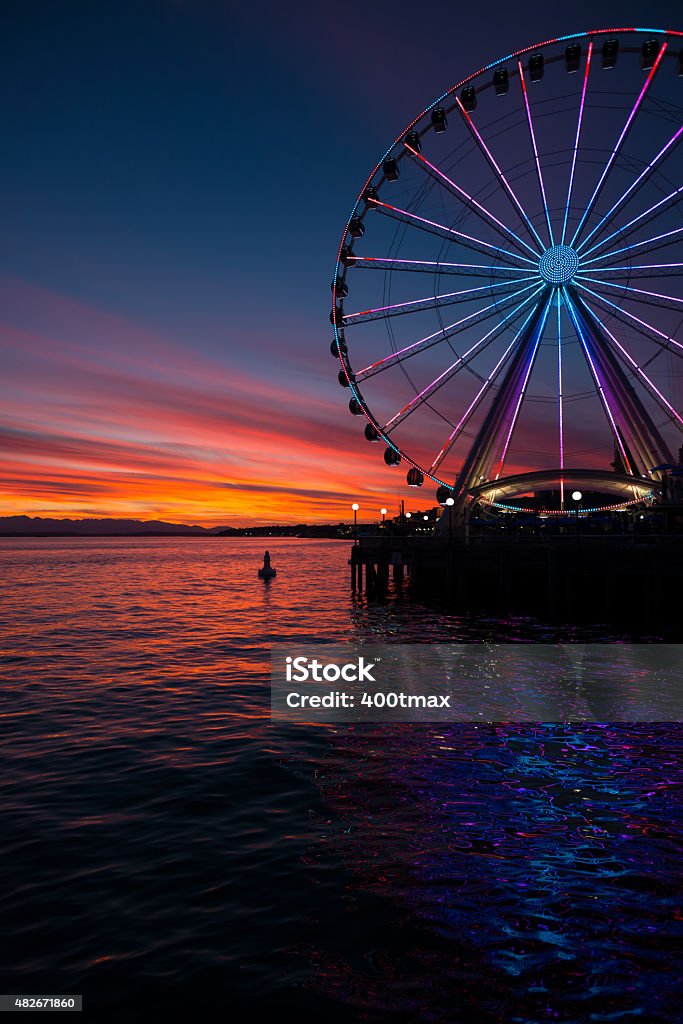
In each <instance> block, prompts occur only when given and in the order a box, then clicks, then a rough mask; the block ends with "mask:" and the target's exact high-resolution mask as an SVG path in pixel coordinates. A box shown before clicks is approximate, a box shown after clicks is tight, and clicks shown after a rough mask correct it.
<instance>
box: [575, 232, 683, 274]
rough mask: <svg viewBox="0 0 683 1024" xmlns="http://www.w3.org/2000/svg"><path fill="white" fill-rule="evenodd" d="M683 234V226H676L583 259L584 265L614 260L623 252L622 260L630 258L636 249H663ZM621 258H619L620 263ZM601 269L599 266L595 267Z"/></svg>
mask: <svg viewBox="0 0 683 1024" xmlns="http://www.w3.org/2000/svg"><path fill="white" fill-rule="evenodd" d="M681 234H683V228H674V229H673V231H664V232H662V234H661V235H653V236H652V238H644V239H643V240H642V241H641V242H633V244H632V245H624V246H623V247H622V248H621V249H612V250H611V252H604V253H602V255H600V256H593V258H592V259H590V260H587V259H583V260H582V261H581V266H582V267H587V266H588V265H589V264H591V263H598V262H600V261H601V260H613V259H615V258H616V257H617V256H619V255H620V254H621V253H623V254H624V255H623V256H621V259H622V260H626V259H629V254H630V253H632V252H634V251H635V250H636V249H638V250H640V252H650V251H652V250H653V249H661V248H662V247H663V246H666V245H671V243H672V242H673V241H675V240H676V239H678V238H680V236H681ZM620 262H621V260H617V263H620ZM594 269H595V270H599V268H598V267H596V268H594Z"/></svg>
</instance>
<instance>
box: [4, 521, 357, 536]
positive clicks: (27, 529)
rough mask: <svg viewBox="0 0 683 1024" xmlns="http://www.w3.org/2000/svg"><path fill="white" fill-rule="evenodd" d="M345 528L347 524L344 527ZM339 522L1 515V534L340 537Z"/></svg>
mask: <svg viewBox="0 0 683 1024" xmlns="http://www.w3.org/2000/svg"><path fill="white" fill-rule="evenodd" d="M347 529H348V528H347ZM344 534H345V528H344V527H343V526H342V524H338V525H337V526H332V525H319V524H315V525H310V526H309V525H308V524H307V523H299V524H298V525H296V526H279V525H275V524H273V525H271V526H243V527H239V528H235V527H231V526H212V527H210V528H209V529H207V528H206V527H205V526H185V525H184V524H183V523H165V522H163V520H160V519H152V520H142V519H42V518H41V517H40V516H35V517H31V516H0V537H159V536H166V537H174V536H176V537H187V536H195V537H196V536H199V537H215V536H234V537H319V538H321V537H333V538H336V537H340V536H344Z"/></svg>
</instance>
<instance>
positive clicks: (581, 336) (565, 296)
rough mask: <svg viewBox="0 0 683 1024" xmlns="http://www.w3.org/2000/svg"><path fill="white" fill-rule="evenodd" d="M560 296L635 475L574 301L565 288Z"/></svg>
mask: <svg viewBox="0 0 683 1024" xmlns="http://www.w3.org/2000/svg"><path fill="white" fill-rule="evenodd" d="M562 298H563V300H564V304H565V308H566V309H567V312H568V313H569V316H570V319H571V321H572V323H573V325H574V330H575V332H576V336H577V338H578V339H579V343H580V345H581V348H582V349H583V354H584V356H585V358H586V362H587V363H588V367H589V369H590V373H591V377H592V378H593V384H594V386H595V390H596V392H597V395H598V398H599V399H600V404H601V405H602V408H603V410H604V413H605V415H606V417H607V420H608V422H609V425H610V427H611V429H612V434H613V435H614V440H615V441H616V443H617V445H618V447H619V451H620V452H621V457H622V459H623V461H624V466H625V467H626V469H627V470H628V472H629V473H631V474H632V475H635V467H634V466H632V464H631V460H630V459H629V457H628V454H627V452H626V446H625V445H624V440H623V438H622V436H621V431H620V430H619V428H618V427H617V424H616V420H615V418H614V413H613V412H612V409H611V408H610V404H609V401H608V399H607V394H606V391H605V388H604V387H603V383H602V381H601V379H600V376H599V374H598V369H597V367H596V365H595V362H594V360H593V357H592V355H591V352H590V348H589V347H588V341H587V339H586V337H585V336H584V332H583V331H582V329H581V325H580V322H579V318H578V315H577V311H576V307H575V305H574V303H573V302H572V300H571V297H570V295H569V292H568V291H567V289H566V288H563V289H562Z"/></svg>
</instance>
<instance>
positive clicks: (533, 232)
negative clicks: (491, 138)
mask: <svg viewBox="0 0 683 1024" xmlns="http://www.w3.org/2000/svg"><path fill="white" fill-rule="evenodd" d="M456 103H457V105H458V108H459V110H460V113H461V114H462V116H463V117H464V118H465V123H466V124H467V126H468V128H469V129H470V131H471V133H472V135H473V137H474V139H475V141H476V143H477V145H478V146H479V149H480V150H481V152H482V153H483V154H484V157H485V158H486V160H487V162H488V164H489V166H490V167H491V168H492V169H493V170H494V171H495V173H496V176H497V178H498V181H499V182H500V184H501V185H502V186H503V188H504V189H505V192H506V194H507V196H508V198H509V199H510V201H511V203H512V205H513V206H514V207H515V209H516V210H517V212H518V213H519V214H520V216H521V217H522V220H523V221H524V223H525V224H526V226H527V228H528V229H529V232H530V233H531V235H532V237H533V238H534V239H535V240H536V242H538V245H539V250H538V251H539V252H543V251H544V249H545V248H546V246H545V245H544V244H543V242H542V241H541V238H540V236H539V234H538V232H537V231H536V228H535V227H534V226H533V224H532V223H531V221H530V220H529V217H528V215H527V212H526V210H525V209H524V207H523V206H522V204H521V203H520V201H519V199H518V198H517V195H516V194H515V191H514V189H513V188H512V185H510V183H509V182H508V180H507V178H506V177H505V175H504V174H503V172H502V171H501V169H500V167H499V166H498V164H497V163H496V160H495V158H494V156H493V154H492V153H491V150H490V149H489V148H488V146H487V145H486V143H485V142H484V139H483V138H482V136H481V134H480V132H479V131H478V130H477V128H476V126H475V124H474V121H473V120H472V118H471V117H470V115H469V114H468V112H467V111H466V110H465V108H464V107H463V105H462V103H461V101H460V97H458V96H456Z"/></svg>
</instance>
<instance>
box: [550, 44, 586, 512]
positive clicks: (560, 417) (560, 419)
mask: <svg viewBox="0 0 683 1024" xmlns="http://www.w3.org/2000/svg"><path fill="white" fill-rule="evenodd" d="M589 56H590V52H589ZM556 299H557V429H558V442H559V454H560V474H561V473H562V471H563V470H564V395H563V384H562V297H561V295H560V291H559V289H558V290H557V296H556ZM563 508H564V478H563V477H562V476H561V475H560V509H563Z"/></svg>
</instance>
